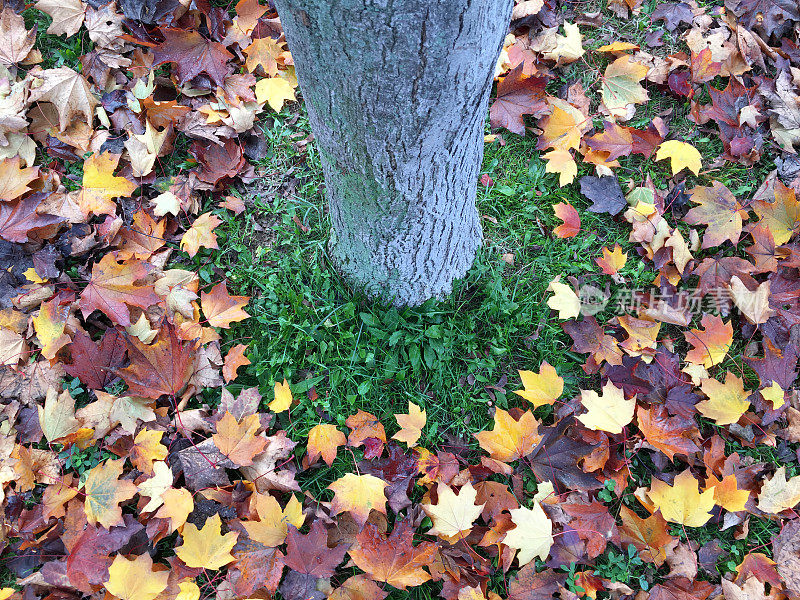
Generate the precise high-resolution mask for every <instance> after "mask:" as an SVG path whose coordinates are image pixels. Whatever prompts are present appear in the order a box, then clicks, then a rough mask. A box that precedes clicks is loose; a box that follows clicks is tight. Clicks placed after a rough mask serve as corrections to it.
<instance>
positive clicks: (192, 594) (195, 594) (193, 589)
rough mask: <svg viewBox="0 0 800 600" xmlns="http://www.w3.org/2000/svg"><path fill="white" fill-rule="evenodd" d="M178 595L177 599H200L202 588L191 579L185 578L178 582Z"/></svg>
mask: <svg viewBox="0 0 800 600" xmlns="http://www.w3.org/2000/svg"><path fill="white" fill-rule="evenodd" d="M178 589H180V592H178V595H177V596H175V600H200V588H199V587H198V586H197V584H196V583H195V582H194V581H192V580H191V579H184V580H183V581H181V582H180V583H179V584H178Z"/></svg>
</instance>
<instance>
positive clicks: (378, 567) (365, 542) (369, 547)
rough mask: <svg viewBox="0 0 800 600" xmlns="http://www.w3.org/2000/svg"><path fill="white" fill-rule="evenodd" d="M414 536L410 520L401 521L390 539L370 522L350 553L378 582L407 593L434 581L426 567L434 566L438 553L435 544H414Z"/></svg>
mask: <svg viewBox="0 0 800 600" xmlns="http://www.w3.org/2000/svg"><path fill="white" fill-rule="evenodd" d="M413 537H414V531H413V529H412V528H411V526H410V525H409V523H408V520H407V519H403V520H401V521H399V522H397V523H396V524H395V527H394V530H393V531H392V533H391V535H389V536H386V535H384V534H382V533H381V532H380V531H379V530H378V528H377V527H376V526H375V524H374V523H367V524H366V526H365V527H364V528H363V529H362V530H361V531H360V532H359V534H358V535H357V536H356V544H355V545H354V546H353V547H351V548H350V549H349V550H348V553H349V554H350V558H352V559H353V562H354V563H355V565H356V566H357V567H358V568H359V569H361V570H362V571H364V572H366V573H367V575H369V576H370V577H372V579H374V580H375V581H382V582H385V583H388V584H389V585H391V586H393V587H396V588H398V589H400V590H405V589H406V588H407V587H409V586H418V585H421V584H423V583H425V582H426V581H429V580H430V579H431V576H430V574H429V573H428V572H427V571H426V570H425V569H424V567H425V566H428V565H431V564H432V563H433V560H434V556H435V554H436V550H437V547H436V545H435V544H432V543H431V542H426V541H423V542H420V543H419V544H418V545H417V546H414V545H412V540H413Z"/></svg>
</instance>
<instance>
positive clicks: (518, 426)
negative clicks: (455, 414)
mask: <svg viewBox="0 0 800 600" xmlns="http://www.w3.org/2000/svg"><path fill="white" fill-rule="evenodd" d="M538 431H539V421H537V420H536V417H534V416H533V413H532V412H531V411H526V412H525V413H524V414H523V415H522V416H521V417H520V419H519V421H515V420H514V418H513V417H512V416H511V415H510V414H509V413H508V412H506V411H504V410H503V409H502V408H497V409H496V410H495V413H494V428H493V429H492V430H491V431H481V432H478V433H476V434H475V437H476V438H477V440H478V443H479V444H480V446H481V448H483V449H484V450H486V452H488V453H489V455H490V456H491V457H492V458H494V459H495V460H499V461H502V462H511V461H512V460H517V459H518V458H522V457H523V456H525V455H526V454H528V453H529V452H530V451H531V450H533V448H534V447H535V446H536V444H538V443H539V440H540V439H541V436H539V434H538Z"/></svg>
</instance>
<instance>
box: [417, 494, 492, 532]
mask: <svg viewBox="0 0 800 600" xmlns="http://www.w3.org/2000/svg"><path fill="white" fill-rule="evenodd" d="M436 493H437V495H438V497H439V501H438V502H437V503H436V504H423V505H422V508H423V510H424V511H425V512H426V513H427V514H428V516H429V517H430V518H431V520H432V521H433V528H432V529H431V530H430V531H429V532H428V533H430V534H431V535H438V536H440V537H442V538H445V539H449V538H455V537H459V538H463V537H466V534H468V533H469V532H470V531H471V530H472V524H473V523H474V522H475V519H477V518H478V517H479V516H480V514H481V511H482V510H483V507H484V505H483V504H478V505H476V504H475V498H476V497H477V495H478V493H477V492H476V491H475V488H474V487H472V484H471V483H467V484H465V485H463V486H461V489H460V490H459V491H458V493H456V492H454V491H453V489H452V488H450V487H449V486H447V485H444V484H442V483H440V484H439V485H438V486H437V487H436ZM462 534H463V535H462Z"/></svg>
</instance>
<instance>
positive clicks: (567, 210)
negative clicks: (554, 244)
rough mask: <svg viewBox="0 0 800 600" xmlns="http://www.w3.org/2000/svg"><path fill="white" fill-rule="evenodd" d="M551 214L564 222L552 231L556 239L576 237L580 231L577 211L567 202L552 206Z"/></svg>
mask: <svg viewBox="0 0 800 600" xmlns="http://www.w3.org/2000/svg"><path fill="white" fill-rule="evenodd" d="M553 212H555V214H556V216H557V217H558V218H559V219H561V220H562V221H564V222H563V223H562V224H561V225H559V226H558V227H556V228H555V229H553V234H554V235H555V236H556V237H558V238H561V239H566V238H571V237H575V236H576V235H578V232H580V230H581V218H580V216H578V211H577V210H575V208H574V207H573V206H572V205H571V204H570V203H569V202H559V203H558V204H554V205H553Z"/></svg>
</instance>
